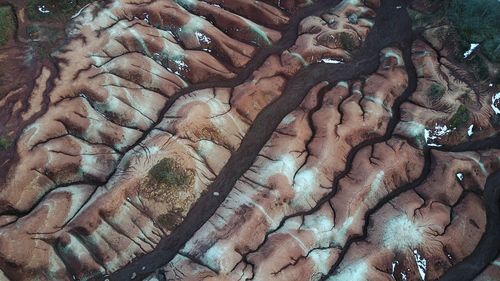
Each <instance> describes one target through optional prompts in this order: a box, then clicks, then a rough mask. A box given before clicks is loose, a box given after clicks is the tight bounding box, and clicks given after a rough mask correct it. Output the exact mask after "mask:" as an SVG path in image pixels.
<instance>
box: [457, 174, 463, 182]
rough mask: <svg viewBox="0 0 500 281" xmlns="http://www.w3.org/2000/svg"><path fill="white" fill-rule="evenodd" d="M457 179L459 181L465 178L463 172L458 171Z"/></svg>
mask: <svg viewBox="0 0 500 281" xmlns="http://www.w3.org/2000/svg"><path fill="white" fill-rule="evenodd" d="M457 179H458V180H459V181H463V180H464V174H463V173H457Z"/></svg>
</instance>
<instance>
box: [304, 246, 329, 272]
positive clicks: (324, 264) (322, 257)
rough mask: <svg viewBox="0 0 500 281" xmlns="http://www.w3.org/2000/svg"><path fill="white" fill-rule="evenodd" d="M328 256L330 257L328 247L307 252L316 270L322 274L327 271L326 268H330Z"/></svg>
mask: <svg viewBox="0 0 500 281" xmlns="http://www.w3.org/2000/svg"><path fill="white" fill-rule="evenodd" d="M329 257H330V250H329V249H318V250H313V251H312V252H311V253H310V254H309V258H310V259H311V260H312V262H313V263H314V266H315V268H316V270H317V271H319V272H321V273H323V274H326V273H327V272H328V270H329V269H330V266H328V258H329Z"/></svg>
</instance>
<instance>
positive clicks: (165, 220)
mask: <svg viewBox="0 0 500 281" xmlns="http://www.w3.org/2000/svg"><path fill="white" fill-rule="evenodd" d="M182 219H183V217H182V215H181V210H179V209H174V210H173V211H171V212H168V213H165V214H161V215H159V216H158V217H157V218H156V220H157V221H158V223H159V224H160V225H161V226H162V227H163V228H165V229H166V230H170V231H172V230H174V229H175V227H177V226H178V225H179V224H180V223H181V222H182Z"/></svg>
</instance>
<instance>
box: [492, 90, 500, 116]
mask: <svg viewBox="0 0 500 281" xmlns="http://www.w3.org/2000/svg"><path fill="white" fill-rule="evenodd" d="M497 102H498V105H497ZM499 105H500V92H498V93H496V94H495V95H494V96H492V97H491V108H493V112H495V114H500V108H498V106H499Z"/></svg>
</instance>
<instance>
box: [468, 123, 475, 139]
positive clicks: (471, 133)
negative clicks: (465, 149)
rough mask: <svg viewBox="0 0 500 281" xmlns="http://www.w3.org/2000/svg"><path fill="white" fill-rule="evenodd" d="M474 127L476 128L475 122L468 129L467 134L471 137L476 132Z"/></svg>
mask: <svg viewBox="0 0 500 281" xmlns="http://www.w3.org/2000/svg"><path fill="white" fill-rule="evenodd" d="M473 129H474V124H472V125H470V126H469V129H467V135H468V136H469V137H471V136H472V135H473V134H474V132H473Z"/></svg>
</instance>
